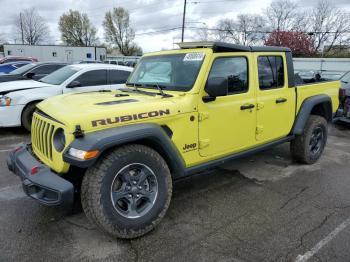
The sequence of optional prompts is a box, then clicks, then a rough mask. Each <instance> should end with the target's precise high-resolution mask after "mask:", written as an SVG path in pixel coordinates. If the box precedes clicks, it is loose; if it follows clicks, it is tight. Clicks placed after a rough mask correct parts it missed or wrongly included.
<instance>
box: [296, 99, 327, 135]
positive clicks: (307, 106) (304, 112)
mask: <svg viewBox="0 0 350 262" xmlns="http://www.w3.org/2000/svg"><path fill="white" fill-rule="evenodd" d="M317 105H322V106H323V107H324V110H325V114H326V115H325V118H326V119H327V121H332V118H333V110H332V100H331V98H330V97H329V96H327V95H316V96H312V97H309V98H307V99H305V100H304V102H303V103H302V105H301V107H300V110H299V113H298V115H297V117H296V119H295V122H294V125H293V128H292V131H291V134H292V135H301V134H302V133H303V131H304V127H305V124H306V121H307V120H308V119H309V116H310V115H311V112H312V110H313V108H314V107H315V106H317Z"/></svg>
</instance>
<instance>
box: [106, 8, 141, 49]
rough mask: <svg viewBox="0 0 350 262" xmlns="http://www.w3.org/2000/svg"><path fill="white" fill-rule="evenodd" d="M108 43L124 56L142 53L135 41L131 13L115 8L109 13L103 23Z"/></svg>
mask: <svg viewBox="0 0 350 262" xmlns="http://www.w3.org/2000/svg"><path fill="white" fill-rule="evenodd" d="M103 27H104V30H105V37H106V41H107V42H108V43H109V44H111V45H114V46H115V45H116V46H117V47H118V49H119V51H120V52H121V53H122V54H123V55H137V54H140V53H142V50H141V48H140V47H138V46H137V45H136V44H135V43H134V42H133V41H134V39H135V31H134V29H133V28H132V27H131V25H130V16H129V12H128V11H127V10H126V9H124V8H122V7H118V8H114V9H113V11H108V12H107V13H106V15H105V19H104V21H103Z"/></svg>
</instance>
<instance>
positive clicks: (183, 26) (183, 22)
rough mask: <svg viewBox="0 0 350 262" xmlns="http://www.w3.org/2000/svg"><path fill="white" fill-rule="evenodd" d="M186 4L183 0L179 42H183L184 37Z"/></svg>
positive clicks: (185, 0)
mask: <svg viewBox="0 0 350 262" xmlns="http://www.w3.org/2000/svg"><path fill="white" fill-rule="evenodd" d="M186 4H187V0H184V13H183V17H182V35H181V42H183V41H184V35H185V22H186Z"/></svg>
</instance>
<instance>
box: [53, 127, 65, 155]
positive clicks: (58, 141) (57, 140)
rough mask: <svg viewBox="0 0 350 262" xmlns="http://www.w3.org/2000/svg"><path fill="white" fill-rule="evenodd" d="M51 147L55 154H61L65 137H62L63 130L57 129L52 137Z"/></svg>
mask: <svg viewBox="0 0 350 262" xmlns="http://www.w3.org/2000/svg"><path fill="white" fill-rule="evenodd" d="M53 145H54V147H55V149H56V151H57V152H62V150H63V149H64V147H65V146H66V136H65V135H64V130H63V129H62V128H58V129H57V130H56V132H55V134H54V135H53Z"/></svg>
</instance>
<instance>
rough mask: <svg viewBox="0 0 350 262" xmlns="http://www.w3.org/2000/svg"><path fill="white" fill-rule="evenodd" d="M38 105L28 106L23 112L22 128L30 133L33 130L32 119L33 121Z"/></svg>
mask: <svg viewBox="0 0 350 262" xmlns="http://www.w3.org/2000/svg"><path fill="white" fill-rule="evenodd" d="M36 104H37V103H32V104H29V105H27V106H26V107H25V108H24V109H23V112H22V116H21V122H22V126H23V127H24V128H25V129H26V130H27V131H28V132H30V130H31V129H32V119H33V114H34V112H35V108H36Z"/></svg>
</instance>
